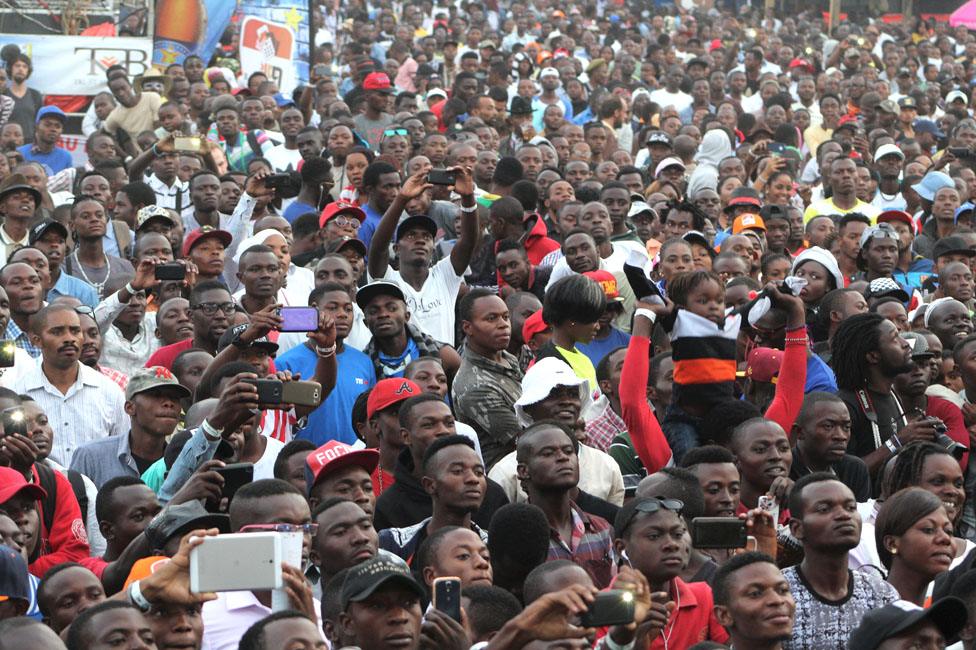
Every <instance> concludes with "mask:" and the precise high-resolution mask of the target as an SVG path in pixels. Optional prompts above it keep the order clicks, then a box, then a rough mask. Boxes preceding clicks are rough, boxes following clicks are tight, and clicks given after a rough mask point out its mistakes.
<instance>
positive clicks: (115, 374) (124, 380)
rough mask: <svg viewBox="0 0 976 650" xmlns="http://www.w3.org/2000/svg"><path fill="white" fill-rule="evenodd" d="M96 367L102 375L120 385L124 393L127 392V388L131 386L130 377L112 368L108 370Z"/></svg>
mask: <svg viewBox="0 0 976 650" xmlns="http://www.w3.org/2000/svg"><path fill="white" fill-rule="evenodd" d="M95 367H96V368H97V369H98V372H100V373H102V374H103V375H105V376H106V377H108V378H109V379H111V380H112V381H114V382H115V383H116V384H118V385H119V388H121V389H122V392H123V393H124V392H125V387H126V386H128V385H129V375H127V374H125V373H124V372H119V371H118V370H113V369H112V368H106V367H105V366H95Z"/></svg>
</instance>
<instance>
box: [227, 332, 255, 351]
mask: <svg viewBox="0 0 976 650" xmlns="http://www.w3.org/2000/svg"><path fill="white" fill-rule="evenodd" d="M246 331H247V329H246V328H245V329H242V330H241V331H240V332H238V333H237V334H235V335H234V338H232V339H231V340H230V344H231V345H233V346H234V347H235V348H237V349H238V350H246V349H248V348H249V347H251V344H250V343H248V342H247V341H245V340H243V339H241V334H243V333H244V332H246Z"/></svg>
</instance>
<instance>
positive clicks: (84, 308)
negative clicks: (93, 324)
mask: <svg viewBox="0 0 976 650" xmlns="http://www.w3.org/2000/svg"><path fill="white" fill-rule="evenodd" d="M75 313H76V314H83V315H85V316H90V317H91V318H93V319H94V318H95V310H94V309H92V308H91V307H89V306H88V305H78V306H77V307H75Z"/></svg>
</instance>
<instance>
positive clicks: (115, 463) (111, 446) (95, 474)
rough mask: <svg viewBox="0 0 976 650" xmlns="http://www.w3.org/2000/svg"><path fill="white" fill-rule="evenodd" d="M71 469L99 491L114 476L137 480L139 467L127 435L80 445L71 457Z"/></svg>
mask: <svg viewBox="0 0 976 650" xmlns="http://www.w3.org/2000/svg"><path fill="white" fill-rule="evenodd" d="M71 469H73V470H75V471H78V472H81V473H82V474H84V475H85V476H87V477H88V478H90V479H91V480H92V481H93V482H94V483H95V487H97V488H99V489H101V487H102V486H103V485H105V483H106V481H108V480H109V479H112V478H115V477H116V476H135V477H136V478H139V467H138V465H136V460H135V458H133V457H132V450H131V448H130V447H129V434H127V433H126V434H122V435H119V436H109V437H108V438H102V439H101V440H93V441H92V442H89V443H87V444H85V445H82V446H81V447H79V448H78V449H77V451H75V453H74V455H73V456H72V457H71Z"/></svg>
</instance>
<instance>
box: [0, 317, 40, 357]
mask: <svg viewBox="0 0 976 650" xmlns="http://www.w3.org/2000/svg"><path fill="white" fill-rule="evenodd" d="M5 338H7V339H8V340H11V341H13V342H14V345H16V346H17V347H18V348H20V349H22V350H25V351H26V352H27V354H29V355H31V356H32V357H33V358H35V359H39V358H40V356H41V348H36V347H34V345H33V344H32V343H31V342H30V337H29V336H28V334H27V332H25V331H24V330H22V329H20V326H18V325H17V323H15V322H14V319H13V318H11V319H10V322H8V323H7V332H6V334H5Z"/></svg>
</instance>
